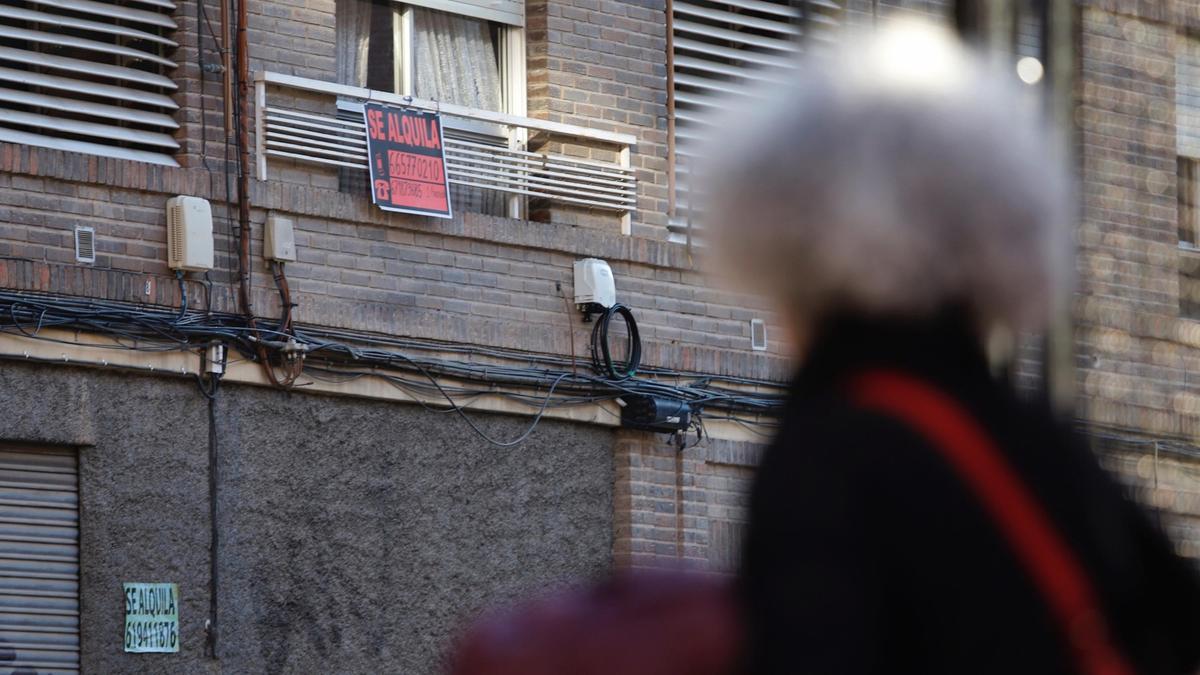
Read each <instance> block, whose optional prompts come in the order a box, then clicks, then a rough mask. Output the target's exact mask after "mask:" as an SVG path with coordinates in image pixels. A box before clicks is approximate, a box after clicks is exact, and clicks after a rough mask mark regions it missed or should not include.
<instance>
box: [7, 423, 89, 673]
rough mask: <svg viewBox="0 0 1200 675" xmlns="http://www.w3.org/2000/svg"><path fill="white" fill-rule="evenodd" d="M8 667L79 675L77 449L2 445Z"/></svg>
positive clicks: (25, 670) (9, 670)
mask: <svg viewBox="0 0 1200 675" xmlns="http://www.w3.org/2000/svg"><path fill="white" fill-rule="evenodd" d="M0 653H3V654H4V662H3V667H4V672H14V673H16V672H20V673H26V672H28V673H34V672H36V673H77V672H79V482H78V469H77V464H76V456H75V452H74V451H65V450H33V449H23V448H12V447H8V448H2V447H0Z"/></svg>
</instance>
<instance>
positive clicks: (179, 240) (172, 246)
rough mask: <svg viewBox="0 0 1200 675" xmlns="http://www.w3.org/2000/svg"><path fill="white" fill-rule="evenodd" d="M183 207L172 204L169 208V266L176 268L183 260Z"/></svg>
mask: <svg viewBox="0 0 1200 675" xmlns="http://www.w3.org/2000/svg"><path fill="white" fill-rule="evenodd" d="M185 236H186V234H185V233H184V231H183V206H182V205H181V204H178V203H177V204H172V205H171V206H168V207H167V264H168V265H170V266H172V267H175V266H178V265H179V264H180V261H182V260H183V239H184V237H185Z"/></svg>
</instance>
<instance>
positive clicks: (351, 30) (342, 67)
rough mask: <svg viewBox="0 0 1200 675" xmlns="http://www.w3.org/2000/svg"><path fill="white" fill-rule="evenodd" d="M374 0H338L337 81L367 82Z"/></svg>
mask: <svg viewBox="0 0 1200 675" xmlns="http://www.w3.org/2000/svg"><path fill="white" fill-rule="evenodd" d="M371 10H372V3H371V0H337V6H336V8H335V11H336V15H335V21H336V26H337V27H336V31H337V32H336V36H337V46H336V48H337V81H338V84H349V85H352V86H355V87H365V86H367V49H368V47H369V46H370V40H371Z"/></svg>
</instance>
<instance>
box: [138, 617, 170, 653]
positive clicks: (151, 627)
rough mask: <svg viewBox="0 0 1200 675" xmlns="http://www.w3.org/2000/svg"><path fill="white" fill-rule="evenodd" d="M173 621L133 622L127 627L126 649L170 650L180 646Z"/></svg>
mask: <svg viewBox="0 0 1200 675" xmlns="http://www.w3.org/2000/svg"><path fill="white" fill-rule="evenodd" d="M176 626H177V624H176V623H175V622H173V621H133V622H130V623H127V624H126V625H125V649H126V650H127V651H128V650H132V649H169V650H174V649H176V648H178V645H179V632H178V630H177V628H176Z"/></svg>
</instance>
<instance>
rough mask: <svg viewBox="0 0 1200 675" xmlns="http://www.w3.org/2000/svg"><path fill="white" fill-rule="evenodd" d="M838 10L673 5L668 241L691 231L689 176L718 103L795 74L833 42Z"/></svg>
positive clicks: (745, 3) (741, 3)
mask: <svg viewBox="0 0 1200 675" xmlns="http://www.w3.org/2000/svg"><path fill="white" fill-rule="evenodd" d="M842 4H843V3H842V2H833V0H815V1H813V2H787V1H784V2H776V1H772V0H675V2H674V5H673V11H672V33H673V34H672V39H673V42H674V63H675V68H674V73H673V75H674V79H675V87H674V97H675V214H674V216H673V217H672V218H671V223H670V225H669V229H670V233H671V234H670V236H671V239H672V240H673V241H685V240H687V238H688V233H689V230H694V229H695V224H694V222H693V221H694V220H695V219H696V216H697V215H698V214H697V208H696V204H695V200H694V199H693V198H692V194H691V190H692V184H693V175H692V168H693V166H694V164H695V161H696V159H697V145H698V143H699V140H700V137H701V136H702V135H703V133H704V127H705V125H706V124H710V123H711V122H710V120H711V119H712V118H713V116H714V115H716V114H718V112H719V111H718V107H719V106H720V105H721V104H722V100H723V99H724V98H725V97H726V96H729V95H734V96H736V95H738V94H741V93H743V92H744V91H745V89H746V87H748V86H753V85H755V84H761V83H763V82H769V81H771V80H772V79H778V78H779V77H780V76H781V74H782V72H785V71H786V69H787V68H790V67H792V66H793V64H794V62H795V57H796V54H797V53H798V52H799V51H800V50H801V48H802V41H801V39H800V38H801V37H804V38H806V41H812V40H828V39H832V36H833V33H834V29H835V28H836V27H837V26H838V24H839V23H840V21H841V13H842Z"/></svg>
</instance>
